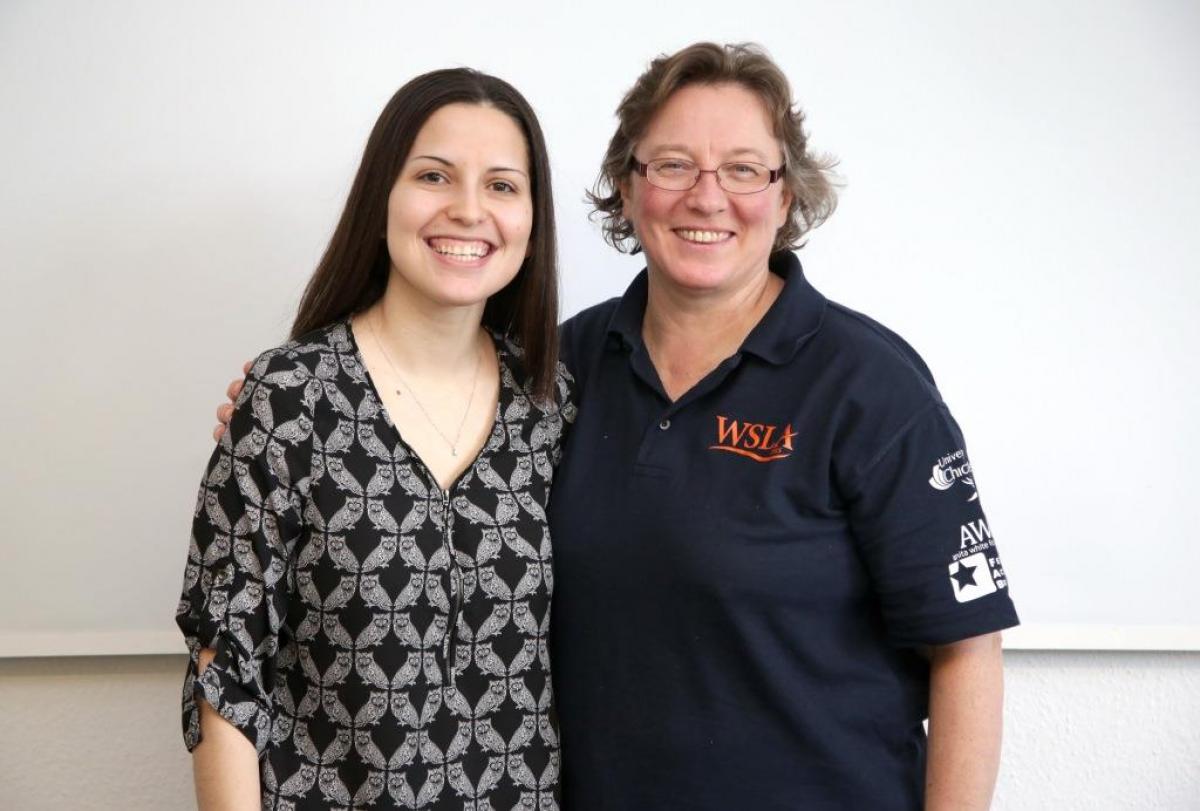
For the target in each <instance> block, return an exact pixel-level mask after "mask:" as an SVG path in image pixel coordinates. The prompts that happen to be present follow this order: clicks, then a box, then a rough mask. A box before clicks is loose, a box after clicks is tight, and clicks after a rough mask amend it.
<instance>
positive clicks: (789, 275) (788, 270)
mask: <svg viewBox="0 0 1200 811" xmlns="http://www.w3.org/2000/svg"><path fill="white" fill-rule="evenodd" d="M769 267H770V269H771V272H772V273H774V274H775V275H777V276H780V277H782V278H783V290H781V291H780V292H779V297H778V298H777V299H775V303H774V304H772V305H771V308H770V309H769V310H767V314H766V315H764V316H763V317H762V320H760V321H759V322H758V324H756V325H755V327H754V329H752V330H751V331H750V334H749V335H747V336H746V340H745V341H743V342H742V346H741V349H740V350H739V351H740V352H748V353H750V354H751V355H756V356H758V357H760V358H762V359H763V360H765V361H767V362H768V363H773V364H776V365H780V364H784V363H787V362H788V361H790V360H791V359H792V358H793V357H795V355H796V352H797V351H798V350H799V349H800V347H801V345H802V344H803V343H804V342H805V341H807V340H808V339H809V338H811V337H812V336H813V335H814V334H815V333H816V332H817V330H818V329H820V327H821V321H822V319H823V318H824V316H825V304H826V300H825V297H824V296H823V295H821V293H819V292H818V291H817V290H816V288H814V287H813V286H812V285H811V284H809V283H808V280H807V279H805V278H804V269H803V268H802V267H801V266H800V260H799V259H798V258H797V257H796V255H795V254H794V253H792V252H791V251H777V252H775V253H773V254H771V258H770V261H769ZM649 286H650V284H649V279H648V276H647V272H646V270H645V269H643V270H642V272H641V273H639V274H638V275H637V276H636V277H635V278H634V280H633V282H632V283H630V285H629V287H628V288H627V289H626V290H625V294H624V295H623V296H621V300H620V302H618V304H617V309H616V310H614V311H613V314H612V318H611V319H609V322H608V334H609V336H610V346H613V347H620V346H621V345H622V344H624V345H625V346H626V347H629V348H633V347H638V346H641V344H642V319H643V318H644V317H645V315H646V293H647V291H648V290H649Z"/></svg>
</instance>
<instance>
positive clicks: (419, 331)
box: [362, 274, 484, 377]
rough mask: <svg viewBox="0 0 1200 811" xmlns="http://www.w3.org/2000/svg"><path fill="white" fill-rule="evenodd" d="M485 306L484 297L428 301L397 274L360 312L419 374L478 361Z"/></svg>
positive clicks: (393, 353) (392, 352)
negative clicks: (465, 302) (470, 301)
mask: <svg viewBox="0 0 1200 811" xmlns="http://www.w3.org/2000/svg"><path fill="white" fill-rule="evenodd" d="M483 307H484V305H483V303H482V302H481V303H479V304H476V305H471V306H467V307H438V306H430V302H429V301H428V300H427V299H425V298H423V297H420V296H418V295H417V294H416V291H414V290H412V288H411V287H409V286H408V285H407V284H405V283H404V282H403V281H402V280H399V279H398V278H397V277H396V275H395V274H394V275H393V276H392V278H391V279H389V281H388V286H387V290H385V291H384V294H383V297H382V298H380V300H379V301H377V302H376V303H375V304H373V305H371V306H370V307H369V308H367V310H366V312H364V313H363V314H362V317H363V318H364V319H365V320H366V322H367V324H368V326H369V328H370V329H371V330H373V331H374V334H375V336H377V338H378V340H379V341H380V342H381V343H382V344H383V345H384V347H385V348H386V350H387V353H388V355H389V356H390V357H391V358H392V360H393V362H395V363H396V364H397V365H399V366H400V367H401V368H404V369H408V370H409V371H410V372H411V373H413V374H416V375H420V376H427V375H428V376H434V377H441V376H443V375H451V376H454V375H455V373H456V372H460V370H461V369H462V368H463V367H464V366H473V365H474V364H475V361H476V358H477V356H478V353H479V327H480V323H481V321H482V319H483ZM457 376H460V377H461V374H459V375H457Z"/></svg>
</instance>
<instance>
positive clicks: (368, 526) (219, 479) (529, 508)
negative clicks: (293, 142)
mask: <svg viewBox="0 0 1200 811" xmlns="http://www.w3.org/2000/svg"><path fill="white" fill-rule="evenodd" d="M552 212H553V203H552V199H551V188H550V173H549V164H548V161H547V158H546V149H545V143H544V140H543V137H542V133H541V129H540V127H539V125H538V122H537V119H536V117H535V116H534V113H533V111H532V109H531V108H530V107H529V105H528V104H527V103H526V101H525V99H524V98H522V97H521V95H520V94H519V93H517V91H516V90H514V89H513V88H512V87H511V86H509V85H508V84H506V83H505V82H503V81H501V80H499V79H496V78H494V77H491V76H487V75H485V74H481V73H477V72H475V71H471V70H466V69H460V70H443V71H435V72H433V73H429V74H426V75H423V76H420V77H418V78H416V79H414V80H413V81H411V82H409V83H408V84H406V85H405V86H404V87H402V88H401V89H400V90H399V91H398V92H397V93H396V95H395V96H394V97H393V98H392V100H391V101H390V102H389V103H388V105H387V107H386V108H385V109H384V110H383V113H382V114H381V115H380V117H379V120H378V122H377V123H376V125H375V128H374V130H373V131H372V133H371V136H370V139H369V141H368V143H367V147H366V150H365V152H364V155H363V159H362V164H361V166H360V168H359V170H358V174H357V177H356V178H355V181H354V185H353V188H352V190H351V193H350V196H349V199H348V201H347V203H346V207H345V210H344V211H343V213H342V216H341V219H340V221H339V223H338V225H337V228H336V231H335V233H334V235H333V238H332V240H331V242H330V245H329V248H328V250H327V251H326V254H325V256H324V258H323V259H322V261H321V263H320V265H319V266H318V268H317V270H316V272H315V273H314V275H313V277H312V279H311V281H310V282H309V285H308V288H307V290H306V292H305V295H304V298H303V301H302V303H301V305H300V310H299V314H298V315H297V317H296V321H295V325H294V326H293V329H292V339H291V340H290V341H289V342H288V343H286V344H285V345H283V346H281V347H278V348H276V349H272V350H269V351H267V352H265V353H263V354H262V355H260V356H259V357H258V359H257V360H256V361H254V363H253V364H252V366H251V368H250V369H249V373H248V375H247V379H246V384H245V387H244V389H243V390H242V391H241V396H240V398H239V399H238V403H237V408H236V410H235V411H234V412H233V416H232V422H231V423H230V426H229V431H228V432H227V433H226V434H225V435H224V436H223V437H222V438H221V441H220V444H219V446H218V448H217V450H216V451H215V452H214V454H213V456H212V459H211V461H210V463H209V466H208V471H207V473H206V474H205V477H204V481H203V483H202V485H201V488H200V494H199V498H198V501H197V507H196V513H195V520H194V524H193V536H192V545H191V550H190V553H189V558H188V564H187V571H186V576H185V582H184V591H183V598H182V601H181V603H180V606H179V611H178V616H177V620H178V624H179V626H180V628H181V629H182V630H183V632H184V634H185V636H186V638H187V642H188V647H189V649H190V651H191V660H190V665H189V669H188V673H187V678H186V682H185V686H184V717H183V721H184V735H185V739H186V742H187V744H188V747H189V748H190V749H192V750H193V752H194V756H195V772H196V784H197V794H198V798H199V802H200V807H201V808H202V809H237V808H258V807H259V806H260V803H261V806H262V807H263V808H289V809H291V808H295V809H303V808H322V809H324V808H330V807H366V806H370V807H372V808H414V807H421V808H462V807H464V806H466V807H472V808H476V807H478V808H484V807H490V808H514V807H531V808H553V807H556V797H557V787H558V771H559V755H558V742H557V738H556V731H555V729H554V727H553V725H552V724H551V722H550V715H549V713H550V711H551V702H552V697H551V695H552V694H551V684H550V670H549V667H550V665H549V658H548V652H547V646H546V638H547V632H548V627H547V623H548V620H549V600H550V587H551V582H552V580H551V574H550V564H551V549H550V538H549V533H548V530H547V525H546V512H545V509H546V504H547V497H548V493H549V484H550V479H551V477H552V475H553V468H554V465H555V464H556V462H557V461H558V456H559V453H560V444H561V439H562V429H563V424H564V422H565V421H569V420H570V419H571V418H572V414H573V407H572V406H571V404H570V392H569V386H570V382H569V379H568V378H567V377H566V375H565V374H564V372H563V370H562V369H561V368H560V367H558V366H557V363H556V354H557V350H556V347H557V340H556V332H555V322H556V306H557V305H556V301H557V293H556V269H555V238H554V223H553V218H552Z"/></svg>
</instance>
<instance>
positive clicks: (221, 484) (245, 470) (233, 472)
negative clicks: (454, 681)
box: [176, 355, 312, 755]
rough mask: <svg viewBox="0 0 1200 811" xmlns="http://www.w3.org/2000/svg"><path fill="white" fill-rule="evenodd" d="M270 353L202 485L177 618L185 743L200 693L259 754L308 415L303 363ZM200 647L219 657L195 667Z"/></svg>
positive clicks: (192, 739)
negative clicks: (183, 654) (184, 651)
mask: <svg viewBox="0 0 1200 811" xmlns="http://www.w3.org/2000/svg"><path fill="white" fill-rule="evenodd" d="M280 365H282V364H279V363H278V362H275V363H273V362H272V361H271V358H270V357H269V356H266V355H264V356H262V357H260V358H259V360H258V361H257V362H256V363H255V364H254V366H253V368H252V369H251V372H250V374H249V376H248V377H247V381H246V385H245V387H244V388H243V391H242V394H241V396H240V397H239V398H238V402H237V404H236V407H235V409H234V414H233V419H232V420H231V421H230V425H229V430H227V431H226V432H225V434H224V436H222V438H221V441H220V443H219V444H218V446H217V448H216V449H215V450H214V451H213V454H212V457H211V459H210V460H209V463H208V468H207V470H206V472H205V474H204V479H203V481H202V482H201V484H200V490H199V494H198V496H197V499H196V508H195V513H194V516H193V520H192V536H191V543H190V545H189V550H188V561H187V566H186V569H185V573H184V583H183V594H182V596H181V598H180V602H179V608H178V611H177V612H176V623H177V624H178V626H179V628H180V630H182V631H183V634H184V637H185V638H186V640H187V646H188V651H189V654H190V658H189V664H188V671H187V675H186V677H185V680H184V690H183V733H184V742H185V744H186V745H187V747H188V749H189V750H191V749H193V748H195V746H196V745H197V744H198V743H199V742H200V718H199V711H198V706H197V703H196V702H197V700H199V699H203V700H204V701H207V702H208V703H209V704H210V705H211V706H212V707H213V708H214V709H215V710H216V711H217V712H218V713H220V715H221V716H222V717H224V718H225V719H226V720H228V721H229V722H230V723H232V724H233V725H234V726H236V727H237V728H238V729H239V730H241V731H242V733H244V734H245V735H246V737H247V738H249V740H250V741H251V743H253V744H254V745H255V747H256V749H257V750H258V752H259V754H260V755H261V754H262V753H263V751H264V750H265V747H266V745H267V743H268V742H269V741H270V732H271V720H272V718H273V708H272V701H271V693H272V687H273V675H274V674H273V668H272V661H273V657H274V655H275V654H276V652H277V650H278V648H279V632H280V628H281V626H282V624H283V620H284V618H285V615H286V611H287V596H286V582H285V575H286V572H287V570H288V566H287V560H288V556H289V553H290V549H291V547H292V545H293V544H294V541H295V539H296V538H297V537H298V536H299V534H300V529H301V515H302V503H303V502H302V491H303V489H304V487H305V485H306V483H307V477H306V476H305V475H304V471H305V469H306V468H307V467H308V466H309V461H308V459H306V458H305V454H304V452H303V449H304V446H305V440H306V439H308V438H309V437H311V435H312V420H311V418H310V416H309V415H308V414H307V413H306V412H305V409H304V408H303V407H302V405H301V404H302V402H303V400H302V396H301V394H300V391H301V390H302V388H303V387H302V386H301V385H300V384H301V383H302V382H303V380H304V379H305V378H306V377H307V375H304V374H302V373H299V372H300V370H290V371H289V370H287V369H273V368H272V367H273V366H280ZM202 648H211V649H213V650H214V651H215V653H216V658H215V659H214V660H213V661H212V663H211V664H210V665H209V666H208V667H207V668H205V670H204V672H203V674H198V657H199V653H200V650H201V649H202Z"/></svg>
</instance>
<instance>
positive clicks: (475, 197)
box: [446, 184, 486, 225]
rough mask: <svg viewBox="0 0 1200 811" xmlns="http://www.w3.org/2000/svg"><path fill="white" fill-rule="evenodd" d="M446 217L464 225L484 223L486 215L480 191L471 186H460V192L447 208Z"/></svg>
mask: <svg viewBox="0 0 1200 811" xmlns="http://www.w3.org/2000/svg"><path fill="white" fill-rule="evenodd" d="M446 216H448V217H449V218H450V219H452V220H454V221H455V222H459V223H462V224H463V225H475V224H476V223H479V222H482V221H483V219H484V217H485V216H486V213H485V211H484V209H483V200H482V199H481V197H480V194H479V190H478V189H475V188H473V187H472V186H470V185H469V184H463V185H461V186H459V188H458V192H457V193H456V194H455V195H454V198H453V199H452V200H451V201H450V205H449V206H448V207H447V208H446Z"/></svg>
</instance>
